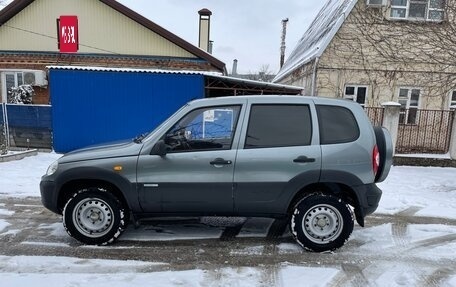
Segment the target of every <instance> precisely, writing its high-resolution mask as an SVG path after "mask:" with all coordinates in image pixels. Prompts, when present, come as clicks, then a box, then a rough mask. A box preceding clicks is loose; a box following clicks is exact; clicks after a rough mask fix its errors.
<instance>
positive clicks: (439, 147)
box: [396, 110, 454, 154]
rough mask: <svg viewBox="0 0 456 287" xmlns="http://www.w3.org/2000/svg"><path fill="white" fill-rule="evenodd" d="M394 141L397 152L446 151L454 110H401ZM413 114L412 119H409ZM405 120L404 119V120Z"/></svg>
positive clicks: (437, 152) (435, 152)
mask: <svg viewBox="0 0 456 287" xmlns="http://www.w3.org/2000/svg"><path fill="white" fill-rule="evenodd" d="M401 113H402V114H401V117H400V118H401V120H404V119H405V118H407V117H406V116H403V115H409V117H408V120H407V122H408V123H407V124H405V123H399V130H398V137H397V143H396V152H397V153H433V154H444V153H447V152H448V150H449V147H450V139H451V129H452V126H453V118H454V111H443V110H418V111H416V110H413V111H412V112H411V111H409V110H405V111H401ZM410 115H413V120H410ZM404 121H405V120H404Z"/></svg>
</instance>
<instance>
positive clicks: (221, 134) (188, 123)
mask: <svg viewBox="0 0 456 287" xmlns="http://www.w3.org/2000/svg"><path fill="white" fill-rule="evenodd" d="M239 111H240V106H220V107H210V108H202V109H196V110H193V111H191V112H190V113H188V114H187V115H185V116H184V117H183V118H182V119H181V120H179V121H178V122H177V123H176V124H175V125H174V126H173V127H172V128H171V129H170V130H169V131H168V132H167V133H166V134H165V136H164V137H163V139H164V141H165V144H166V145H167V148H168V152H181V151H195V150H212V149H230V148H231V144H232V141H233V136H234V132H235V127H236V124H237V120H238V117H239Z"/></svg>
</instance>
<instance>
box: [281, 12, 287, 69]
mask: <svg viewBox="0 0 456 287" xmlns="http://www.w3.org/2000/svg"><path fill="white" fill-rule="evenodd" d="M287 23H288V18H286V19H283V20H282V37H281V42H280V68H282V66H283V63H284V62H285V48H286V47H285V38H286V36H287Z"/></svg>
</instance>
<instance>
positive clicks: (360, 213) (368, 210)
mask: <svg viewBox="0 0 456 287" xmlns="http://www.w3.org/2000/svg"><path fill="white" fill-rule="evenodd" d="M354 191H355V193H356V197H357V198H358V206H357V207H356V208H355V215H356V221H358V224H359V225H361V226H364V217H366V216H367V215H369V214H372V213H374V211H375V210H376V209H377V207H378V203H379V202H380V198H381V197H382V190H381V189H380V188H378V187H377V185H375V183H371V184H365V185H360V186H356V187H354Z"/></svg>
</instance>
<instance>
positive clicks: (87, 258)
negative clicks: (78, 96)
mask: <svg viewBox="0 0 456 287" xmlns="http://www.w3.org/2000/svg"><path fill="white" fill-rule="evenodd" d="M59 156H60V155H57V154H52V153H51V154H46V153H40V154H39V155H38V156H35V157H29V158H25V159H23V160H20V161H13V162H6V163H0V282H1V283H0V284H1V286H36V287H39V286H86V285H88V284H90V285H94V286H110V287H115V286H149V285H151V284H154V286H273V285H276V286H456V169H454V168H432V167H393V168H392V170H391V173H390V175H389V177H388V179H387V180H386V181H385V182H384V183H381V184H380V188H381V189H382V190H383V197H382V200H381V202H380V206H379V208H378V210H377V212H376V213H375V214H374V215H373V216H370V217H368V218H367V219H366V223H367V226H366V227H365V228H360V227H356V228H355V230H354V232H353V234H352V236H351V238H350V240H349V242H347V244H346V246H344V247H343V248H341V249H339V250H337V251H335V252H333V253H325V254H315V253H308V252H305V251H303V250H302V249H301V248H300V247H299V246H297V245H296V244H294V243H293V241H291V240H289V239H286V237H285V239H280V240H278V241H277V242H272V243H271V242H269V241H265V240H262V239H261V237H265V236H266V234H267V230H268V228H269V227H270V221H268V220H265V219H247V220H242V219H239V218H237V219H234V221H235V223H234V224H238V223H241V224H243V228H242V230H241V231H240V233H239V235H238V236H237V237H236V240H235V241H231V243H230V242H228V243H226V242H224V241H214V242H213V241H207V240H217V239H218V238H220V237H221V234H222V233H223V231H224V230H225V227H224V224H219V225H218V226H213V224H211V222H210V221H207V222H205V221H204V220H202V221H201V223H192V224H188V223H187V224H174V223H172V222H164V223H161V224H158V225H153V226H152V227H151V226H146V227H141V228H140V229H133V228H132V227H130V228H129V229H128V230H127V232H125V234H124V235H123V236H122V237H121V240H120V241H119V243H117V244H116V245H114V246H107V247H88V246H84V245H80V244H78V243H75V241H74V240H72V239H71V238H69V237H68V235H66V233H65V231H64V230H63V227H62V225H61V223H60V222H59V221H60V219H59V217H58V216H53V215H49V214H50V213H43V207H41V206H40V205H39V201H38V199H30V200H29V201H30V202H32V204H31V203H28V202H29V201H26V200H28V199H27V198H28V197H34V198H36V197H39V181H40V177H41V175H42V174H43V173H44V172H45V171H46V168H47V167H48V165H49V164H50V163H51V162H52V161H54V160H56V159H57V158H58V157H59ZM11 198H13V199H11ZM14 198H17V200H16V199H14ZM23 201H24V202H23ZM27 217H28V218H29V219H30V220H27ZM228 225H229V224H228ZM30 226H32V227H33V228H34V230H35V231H34V232H36V233H37V234H38V235H37V236H36V237H33V236H28V237H27V236H25V235H23V233H24V232H23V230H24V229H26V228H29V227H30ZM40 236H41V237H40ZM246 238H248V239H246ZM255 238H258V239H255ZM2 242H3V243H2ZM2 244H4V245H2ZM14 244H17V245H15V246H13V247H12V248H10V249H2V248H3V246H9V247H11V246H12V245H14ZM211 248H213V249H215V250H216V251H217V252H218V253H220V255H219V256H222V257H221V258H218V257H216V258H212V257H211V256H212V255H211V256H207V257H205V254H206V253H209V251H210V249H211ZM2 250H7V251H2ZM21 250H24V252H21ZM25 251H26V252H25ZM160 251H163V252H164V253H163V254H168V253H169V254H171V256H172V257H174V256H175V257H182V258H181V259H179V258H172V259H169V258H168V257H166V256H163V257H162V253H160ZM122 252H124V253H122ZM135 252H137V253H135ZM12 253H14V254H12ZM16 253H17V254H16ZM108 253H109V254H110V255H109V256H103V254H108ZM117 253H118V254H121V253H122V254H127V258H128V260H126V259H124V257H121V256H119V257H118V258H117V257H115V254H117ZM56 254H59V255H56ZM112 254H114V255H112ZM135 254H137V255H135ZM112 256H114V257H115V258H116V259H107V258H111V257H112ZM100 258H104V259H100ZM120 258H122V259H120ZM186 258H187V259H186ZM201 258H202V259H201ZM179 260H183V261H185V260H187V261H189V263H186V264H184V265H178V264H176V262H179ZM192 260H193V261H194V264H192V262H191V261H192ZM205 260H207V264H206V263H204V262H205ZM214 262H215V263H214ZM219 262H220V263H219ZM265 262H271V263H270V264H269V263H265ZM191 266H193V267H191Z"/></svg>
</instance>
